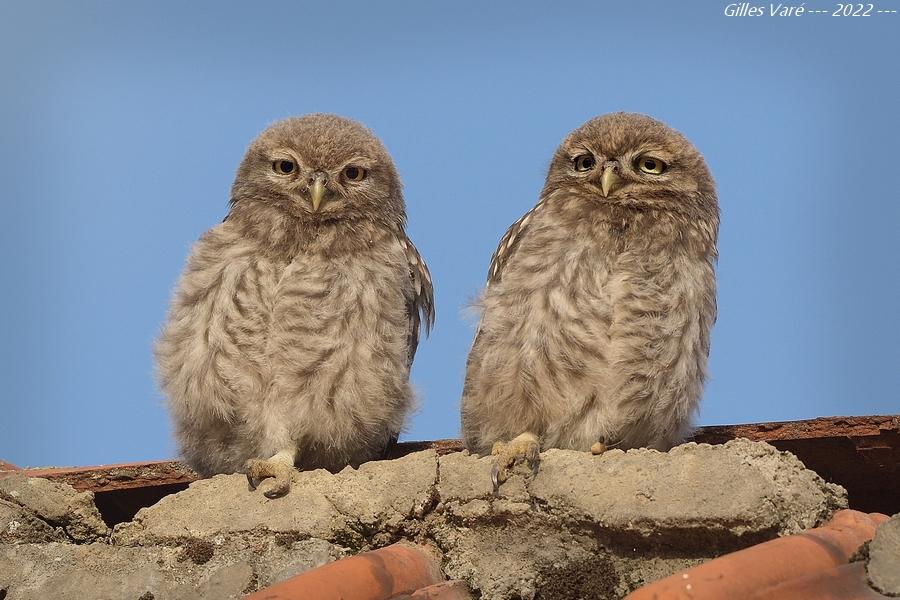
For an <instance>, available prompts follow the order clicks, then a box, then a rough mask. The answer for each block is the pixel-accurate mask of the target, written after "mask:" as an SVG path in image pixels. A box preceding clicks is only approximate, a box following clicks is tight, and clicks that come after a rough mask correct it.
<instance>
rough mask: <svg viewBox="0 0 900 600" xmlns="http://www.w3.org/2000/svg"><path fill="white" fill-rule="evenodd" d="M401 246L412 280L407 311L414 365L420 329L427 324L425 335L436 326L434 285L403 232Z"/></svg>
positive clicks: (422, 262) (410, 354)
mask: <svg viewBox="0 0 900 600" xmlns="http://www.w3.org/2000/svg"><path fill="white" fill-rule="evenodd" d="M398 239H399V241H400V246H401V247H402V248H403V252H404V253H405V254H406V263H407V264H408V265H409V278H410V281H411V282H412V295H411V296H409V297H408V298H407V302H406V313H407V315H408V316H409V325H410V327H409V345H408V348H409V366H410V367H411V366H412V362H413V359H414V358H415V356H416V348H417V347H418V346H419V329H420V327H421V325H422V324H423V321H424V325H425V335H428V334H430V333H431V328H432V327H433V326H434V287H433V285H432V283H431V274H430V273H429V272H428V267H427V266H426V265H425V261H424V260H422V256H421V255H420V254H419V251H418V250H416V247H415V246H414V245H413V243H412V241H410V239H409V238H408V237H407V236H406V233H403V232H401V233H400V236H399V238H398Z"/></svg>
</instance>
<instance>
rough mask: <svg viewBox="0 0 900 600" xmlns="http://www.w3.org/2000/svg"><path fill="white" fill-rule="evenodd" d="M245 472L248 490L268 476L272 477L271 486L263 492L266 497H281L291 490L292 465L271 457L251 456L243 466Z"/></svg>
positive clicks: (253, 489) (253, 488)
mask: <svg viewBox="0 0 900 600" xmlns="http://www.w3.org/2000/svg"><path fill="white" fill-rule="evenodd" d="M244 468H245V470H246V472H247V484H248V485H249V487H250V491H251V492H252V491H255V490H256V488H257V487H258V486H259V484H260V483H261V482H262V481H263V480H264V479H268V478H270V477H271V478H274V482H273V484H272V486H271V487H270V488H269V489H267V490H266V491H264V492H263V495H264V496H265V497H266V498H270V499H274V498H281V497H282V496H284V495H286V494H287V493H288V492H289V491H291V476H292V475H293V473H294V465H293V464H288V463H287V462H285V461H282V460H278V459H277V458H276V457H274V456H273V457H272V458H270V459H268V460H261V459H258V458H251V459H250V460H248V461H247V463H246V465H245V466H244Z"/></svg>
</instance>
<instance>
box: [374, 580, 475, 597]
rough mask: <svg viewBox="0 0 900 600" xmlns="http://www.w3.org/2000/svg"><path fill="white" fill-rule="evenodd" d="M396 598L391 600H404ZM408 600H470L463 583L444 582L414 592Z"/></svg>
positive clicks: (466, 587)
mask: <svg viewBox="0 0 900 600" xmlns="http://www.w3.org/2000/svg"><path fill="white" fill-rule="evenodd" d="M405 598H406V597H404V596H397V597H395V598H393V599H392V600H405ZM408 598H409V600H472V594H470V593H469V586H467V585H466V583H465V582H464V581H444V582H442V583H436V584H434V585H429V586H428V587H424V588H422V589H419V590H416V591H415V592H413V593H412V594H410V595H409V597H408Z"/></svg>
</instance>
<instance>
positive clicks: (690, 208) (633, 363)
mask: <svg viewBox="0 0 900 600" xmlns="http://www.w3.org/2000/svg"><path fill="white" fill-rule="evenodd" d="M718 223H719V210H718V201H717V198H716V191H715V185H714V183H713V180H712V177H711V176H710V173H709V170H708V169H707V167H706V163H705V162H704V160H703V157H702V156H701V155H700V153H699V152H698V151H697V150H696V149H695V148H694V147H693V145H691V143H690V142H688V141H687V140H686V139H685V138H684V137H683V136H682V135H681V134H679V133H678V132H676V131H674V130H672V129H670V128H669V127H667V126H666V125H664V124H663V123H661V122H659V121H656V120H654V119H652V118H650V117H646V116H643V115H638V114H629V113H615V114H608V115H603V116H600V117H597V118H594V119H592V120H590V121H588V122H587V123H585V124H584V125H582V126H581V127H579V128H578V129H576V130H575V131H573V132H572V133H570V134H569V135H568V137H566V138H565V140H563V142H562V145H561V146H560V147H559V148H558V149H557V151H556V154H555V155H554V157H553V159H552V161H551V164H550V169H549V173H548V174H547V179H546V182H545V184H544V188H543V191H542V192H541V195H540V198H539V200H538V203H537V204H536V205H535V206H534V208H532V209H531V210H529V211H528V212H527V213H525V215H524V216H523V217H522V218H521V219H519V220H518V221H516V222H515V223H514V224H513V225H512V226H511V227H510V228H509V230H507V232H506V234H505V235H504V236H503V238H502V239H501V240H500V245H499V246H498V248H497V250H496V252H495V253H494V256H493V258H492V260H491V265H490V269H489V272H488V279H487V285H486V287H485V290H484V292H483V294H482V297H481V300H480V303H479V304H480V309H481V320H480V323H479V325H478V330H477V333H476V336H475V340H474V342H473V345H472V349H471V351H470V353H469V357H468V362H467V366H466V379H465V385H464V388H463V396H462V431H463V436H464V438H465V443H466V446H467V447H468V448H469V449H470V450H471V451H473V452H477V453H479V454H486V453H488V452H491V453H493V454H494V455H496V458H495V459H494V460H495V463H494V466H493V471H492V479H493V481H494V488H495V490H496V489H497V487H498V485H499V484H500V483H502V482H503V480H504V479H505V478H506V477H507V475H508V469H509V468H510V467H512V466H513V465H514V464H516V463H518V462H521V461H523V460H525V461H527V462H528V463H529V464H530V465H531V466H532V468H533V469H535V470H536V469H537V466H538V464H539V451H540V449H541V448H548V447H554V448H568V449H575V450H585V451H587V450H592V451H593V452H594V453H599V452H602V451H603V450H604V449H605V448H607V447H618V448H623V449H627V448H634V447H649V448H656V449H659V450H667V449H669V448H671V447H672V446H674V445H676V444H678V443H680V442H681V441H682V440H683V439H684V438H685V436H686V435H687V434H688V433H689V431H690V427H691V418H692V416H693V413H694V412H695V411H696V409H697V406H698V403H699V399H700V395H701V392H702V387H703V380H704V377H705V372H706V361H707V356H708V354H709V335H710V329H711V328H712V325H713V322H714V321H715V317H716V280H715V262H716V259H717V251H716V240H717V237H718Z"/></svg>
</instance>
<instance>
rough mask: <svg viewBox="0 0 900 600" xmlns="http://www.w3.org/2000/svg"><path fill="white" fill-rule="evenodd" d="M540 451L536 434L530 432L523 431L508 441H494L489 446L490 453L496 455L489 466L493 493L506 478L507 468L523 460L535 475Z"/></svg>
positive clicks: (495, 492) (538, 466) (496, 491)
mask: <svg viewBox="0 0 900 600" xmlns="http://www.w3.org/2000/svg"><path fill="white" fill-rule="evenodd" d="M540 452H541V447H540V445H539V444H538V439H537V436H536V435H534V434H532V433H527V432H526V433H523V434H521V435H519V436H517V437H516V438H514V439H512V440H510V441H509V442H499V441H498V442H495V443H494V446H493V447H492V448H491V454H492V455H494V456H496V457H497V458H496V459H494V464H493V465H492V466H491V484H493V486H494V494H497V493H498V492H499V491H500V485H501V484H502V483H503V482H504V481H506V480H507V478H508V476H509V475H508V474H509V469H511V468H512V467H514V466H515V465H517V464H518V463H520V462H522V461H523V460H524V461H525V462H527V463H528V466H529V467H531V472H532V473H533V474H534V475H537V473H538V470H539V469H540V464H541V454H540Z"/></svg>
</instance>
